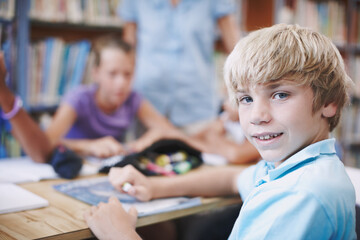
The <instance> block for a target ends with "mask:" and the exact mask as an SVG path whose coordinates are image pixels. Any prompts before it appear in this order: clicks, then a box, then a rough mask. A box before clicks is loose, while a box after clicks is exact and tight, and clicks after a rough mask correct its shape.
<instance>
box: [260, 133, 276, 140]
mask: <svg viewBox="0 0 360 240" xmlns="http://www.w3.org/2000/svg"><path fill="white" fill-rule="evenodd" d="M279 135H280V134H270V135H264V136H259V139H260V140H269V139H271V138H275V137H277V136H279Z"/></svg>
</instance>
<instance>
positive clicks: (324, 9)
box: [288, 0, 347, 46]
mask: <svg viewBox="0 0 360 240" xmlns="http://www.w3.org/2000/svg"><path fill="white" fill-rule="evenodd" d="M295 2H296V3H295V7H294V9H292V13H291V14H289V17H288V21H289V23H296V24H299V25H301V26H305V27H309V28H312V29H314V30H316V31H319V32H321V33H323V34H325V35H326V36H328V37H330V38H331V39H332V40H333V41H334V43H335V44H337V45H341V46H343V45H344V44H345V43H346V31H347V23H346V17H347V14H346V6H345V1H338V0H329V1H311V0H295ZM305 16H306V17H305Z"/></svg>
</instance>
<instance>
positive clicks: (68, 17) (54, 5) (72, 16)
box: [30, 0, 121, 26]
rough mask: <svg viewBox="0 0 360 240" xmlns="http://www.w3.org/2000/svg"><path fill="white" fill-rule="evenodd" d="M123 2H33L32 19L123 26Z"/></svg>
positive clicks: (103, 0)
mask: <svg viewBox="0 0 360 240" xmlns="http://www.w3.org/2000/svg"><path fill="white" fill-rule="evenodd" d="M120 3H121V0H52V1H48V0H31V5H30V18H31V19H35V20H41V21H47V22H70V23H84V24H91V25H117V26H119V25H121V20H120V18H119V17H117V13H116V9H117V8H118V5H119V4H120Z"/></svg>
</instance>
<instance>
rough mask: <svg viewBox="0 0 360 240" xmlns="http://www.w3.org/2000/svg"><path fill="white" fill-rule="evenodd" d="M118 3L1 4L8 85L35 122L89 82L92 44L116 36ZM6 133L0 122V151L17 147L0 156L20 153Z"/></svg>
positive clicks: (0, 0) (44, 0)
mask: <svg viewBox="0 0 360 240" xmlns="http://www.w3.org/2000/svg"><path fill="white" fill-rule="evenodd" d="M120 2H121V0H86V1H83V0H53V1H48V0H25V1H23V0H0V27H1V28H0V34H2V33H6V35H7V42H10V43H11V46H9V47H8V49H9V50H8V51H7V56H8V57H7V58H8V61H7V64H6V65H7V69H8V71H9V73H10V74H9V80H7V83H8V85H9V86H10V87H11V89H12V90H13V91H14V92H15V93H16V94H18V95H20V96H21V98H22V99H23V102H24V107H25V109H26V110H27V111H28V112H29V113H30V114H31V116H32V117H33V118H34V119H35V120H37V121H39V120H40V119H41V115H42V114H43V113H46V114H50V115H52V114H53V113H54V112H55V111H56V108H57V105H58V103H59V101H60V98H61V96H62V95H63V94H65V93H66V91H67V90H70V89H72V88H74V87H76V86H77V85H79V84H82V83H88V82H91V81H92V79H91V73H90V70H89V69H90V66H91V64H92V54H91V52H90V48H91V43H92V41H93V40H94V39H95V38H96V37H98V36H100V35H103V34H107V33H117V34H119V35H120V34H121V32H122V23H121V21H120V19H119V18H118V17H117V16H116V9H117V6H118V4H119V3H120ZM3 37H4V34H2V35H0V39H2V38H3ZM65 56H67V57H65ZM30 59H31V60H30ZM65 73H66V74H65ZM61 80H64V81H63V82H61ZM64 82H65V83H64ZM40 124H41V123H40ZM5 129H6V126H5V123H2V122H0V130H1V143H0V150H2V148H1V147H3V146H5V147H6V149H10V148H14V147H12V146H13V145H16V147H15V149H17V150H16V151H17V153H14V151H7V154H2V153H3V152H4V151H1V152H0V158H1V157H5V156H11V157H16V156H19V155H21V148H20V147H19V146H18V144H17V143H16V141H14V139H13V138H12V139H7V136H8V135H9V137H10V136H11V134H10V133H9V132H6V139H5V138H4V136H5Z"/></svg>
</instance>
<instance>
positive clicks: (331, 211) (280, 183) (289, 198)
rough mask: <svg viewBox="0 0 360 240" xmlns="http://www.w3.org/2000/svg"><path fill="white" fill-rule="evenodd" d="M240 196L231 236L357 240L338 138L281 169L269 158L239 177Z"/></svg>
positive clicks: (351, 196)
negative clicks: (339, 154)
mask: <svg viewBox="0 0 360 240" xmlns="http://www.w3.org/2000/svg"><path fill="white" fill-rule="evenodd" d="M237 183H238V188H239V192H240V195H241V197H242V199H245V201H244V204H243V206H242V209H241V211H240V214H239V217H238V219H237V220H236V222H235V225H234V227H233V230H232V233H231V235H230V237H229V239H230V240H233V239H356V233H355V190H354V187H353V185H352V183H351V181H350V179H349V177H348V175H347V174H346V172H345V169H344V165H343V163H342V162H341V161H340V160H339V158H338V157H337V156H336V152H335V139H327V140H324V141H320V142H317V143H315V144H312V145H310V146H308V147H306V148H304V149H303V150H301V151H299V152H298V153H296V154H294V155H293V156H292V157H290V158H289V159H288V160H286V161H285V162H283V163H282V164H281V165H280V166H278V167H277V168H274V165H273V163H268V162H265V161H261V162H259V163H258V164H257V165H255V166H252V167H250V168H248V169H246V170H245V171H244V172H243V173H242V174H241V175H240V176H239V177H238V179H237Z"/></svg>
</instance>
